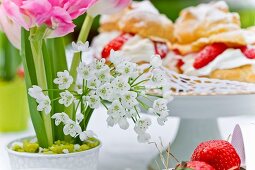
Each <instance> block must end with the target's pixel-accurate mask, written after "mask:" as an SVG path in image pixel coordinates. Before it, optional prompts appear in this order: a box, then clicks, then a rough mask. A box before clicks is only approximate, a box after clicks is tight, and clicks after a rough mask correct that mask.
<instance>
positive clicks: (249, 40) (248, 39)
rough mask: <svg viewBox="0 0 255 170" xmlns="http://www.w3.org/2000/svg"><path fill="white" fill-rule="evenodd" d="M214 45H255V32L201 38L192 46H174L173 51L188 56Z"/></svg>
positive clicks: (224, 33)
mask: <svg viewBox="0 0 255 170" xmlns="http://www.w3.org/2000/svg"><path fill="white" fill-rule="evenodd" d="M213 43H224V44H226V45H227V46H228V47H232V48H234V47H240V46H245V45H247V44H254V43H255V31H253V30H252V29H247V30H244V29H240V30H235V31H229V32H223V33H219V34H215V35H212V36H210V37H207V38H200V39H198V40H197V41H194V42H192V43H190V44H177V43H176V44H173V46H172V48H173V49H178V51H179V52H180V53H181V54H182V55H185V54H188V53H192V52H198V51H200V50H201V49H202V48H204V47H205V46H207V45H210V44H213Z"/></svg>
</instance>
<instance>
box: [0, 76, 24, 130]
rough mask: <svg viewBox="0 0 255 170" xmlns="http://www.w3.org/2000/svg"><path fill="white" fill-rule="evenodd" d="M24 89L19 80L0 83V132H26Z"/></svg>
mask: <svg viewBox="0 0 255 170" xmlns="http://www.w3.org/2000/svg"><path fill="white" fill-rule="evenodd" d="M25 89H26V88H25V82H24V80H23V79H21V78H16V79H15V80H13V81H10V82H5V81H0V132H17V131H23V130H26V128H27V123H28V115H29V111H28V104H27V96H26V90H25Z"/></svg>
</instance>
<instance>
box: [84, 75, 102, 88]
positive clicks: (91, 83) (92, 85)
mask: <svg viewBox="0 0 255 170" xmlns="http://www.w3.org/2000/svg"><path fill="white" fill-rule="evenodd" d="M100 85H101V82H100V81H99V80H98V78H97V77H92V78H90V79H88V82H87V86H88V88H90V89H96V88H98V87H99V86H100Z"/></svg>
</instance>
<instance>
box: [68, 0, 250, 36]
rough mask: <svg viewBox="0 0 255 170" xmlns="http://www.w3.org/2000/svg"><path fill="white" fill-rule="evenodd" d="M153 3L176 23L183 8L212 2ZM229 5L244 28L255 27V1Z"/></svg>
mask: <svg viewBox="0 0 255 170" xmlns="http://www.w3.org/2000/svg"><path fill="white" fill-rule="evenodd" d="M136 1H139V0H136ZM140 1H142V0H140ZM151 2H152V3H153V4H154V5H155V6H156V8H157V9H158V10H159V11H160V12H161V13H163V14H166V15H167V16H168V17H169V18H170V19H171V20H172V21H175V20H176V18H177V17H178V15H179V13H180V11H181V10H182V9H183V8H186V7H189V6H194V5H198V4H200V3H207V2H210V0H151ZM227 3H228V5H229V6H230V10H231V11H234V12H238V13H239V14H240V16H241V22H242V27H243V28H246V27H249V26H253V25H255V0H227ZM244 4H245V5H244ZM83 20H84V16H81V17H80V18H78V19H77V20H76V21H75V23H76V24H77V25H78V26H77V27H76V33H75V34H74V35H73V36H74V37H73V38H74V39H76V37H77V36H78V35H77V34H78V32H79V29H80V27H81V24H82V22H83ZM98 26H99V18H97V19H96V21H95V22H94V24H93V28H92V30H91V34H90V37H89V40H91V39H92V38H93V37H94V36H95V35H97V34H98V32H97V28H98Z"/></svg>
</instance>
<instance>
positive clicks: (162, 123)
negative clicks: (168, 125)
mask: <svg viewBox="0 0 255 170" xmlns="http://www.w3.org/2000/svg"><path fill="white" fill-rule="evenodd" d="M157 121H158V124H159V125H160V126H164V125H165V122H166V121H167V117H164V116H162V117H161V116H160V117H158V118H157Z"/></svg>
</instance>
